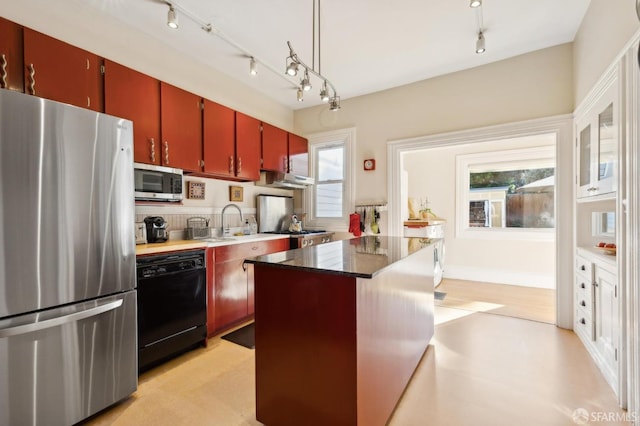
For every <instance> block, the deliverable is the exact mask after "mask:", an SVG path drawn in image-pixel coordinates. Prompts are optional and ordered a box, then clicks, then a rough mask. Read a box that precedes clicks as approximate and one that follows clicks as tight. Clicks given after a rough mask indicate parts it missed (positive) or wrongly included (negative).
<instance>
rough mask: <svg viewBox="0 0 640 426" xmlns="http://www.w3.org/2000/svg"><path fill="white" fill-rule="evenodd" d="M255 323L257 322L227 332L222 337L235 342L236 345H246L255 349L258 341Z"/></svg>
mask: <svg viewBox="0 0 640 426" xmlns="http://www.w3.org/2000/svg"><path fill="white" fill-rule="evenodd" d="M254 324H255V323H253V322H252V323H251V324H247V325H245V326H244V327H242V328H239V329H237V330H236V331H232V332H231V333H228V334H225V335H224V336H222V337H221V338H222V339H224V340H228V341H229V342H232V343H235V344H236V345H240V346H244V347H245V348H249V349H255V348H256V343H255V329H254Z"/></svg>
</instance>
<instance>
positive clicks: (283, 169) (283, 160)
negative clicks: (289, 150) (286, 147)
mask: <svg viewBox="0 0 640 426" xmlns="http://www.w3.org/2000/svg"><path fill="white" fill-rule="evenodd" d="M282 171H283V172H288V170H287V159H286V158H283V159H282Z"/></svg>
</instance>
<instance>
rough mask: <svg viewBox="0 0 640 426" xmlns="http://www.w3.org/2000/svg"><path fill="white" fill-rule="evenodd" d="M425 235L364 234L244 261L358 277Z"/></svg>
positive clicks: (420, 243) (421, 243) (423, 243)
mask: <svg viewBox="0 0 640 426" xmlns="http://www.w3.org/2000/svg"><path fill="white" fill-rule="evenodd" d="M433 241H435V240H431V239H428V238H404V237H387V236H363V237H360V238H353V239H350V240H342V241H334V242H331V243H327V244H320V245H317V246H311V247H305V248H300V249H295V250H288V251H283V252H278V253H273V254H266V255H263V256H257V257H252V258H248V259H246V260H245V262H246V263H252V264H256V265H265V264H266V265H271V266H274V267H281V268H289V269H304V270H309V271H312V272H326V273H332V274H339V275H347V276H353V277H359V278H373V277H374V276H375V275H376V274H378V273H380V272H381V271H383V270H384V269H386V268H388V267H389V266H391V265H393V264H394V263H396V262H398V261H400V260H402V259H404V258H405V257H407V256H409V255H411V254H413V253H415V252H417V251H418V250H421V249H423V248H425V247H427V246H429V245H431V244H432V243H433Z"/></svg>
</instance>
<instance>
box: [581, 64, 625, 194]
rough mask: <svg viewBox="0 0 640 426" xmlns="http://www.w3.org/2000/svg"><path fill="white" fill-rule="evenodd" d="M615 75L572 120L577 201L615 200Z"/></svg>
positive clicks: (616, 128) (616, 77) (616, 91)
mask: <svg viewBox="0 0 640 426" xmlns="http://www.w3.org/2000/svg"><path fill="white" fill-rule="evenodd" d="M619 111H620V106H619V79H618V73H617V72H614V73H612V78H611V79H609V81H608V82H607V84H606V85H604V87H603V88H602V90H601V91H599V92H598V94H597V95H596V96H595V97H594V100H593V103H592V105H591V107H590V108H588V110H587V112H585V113H584V114H583V115H582V116H581V117H577V120H576V138H577V141H576V142H577V165H576V166H577V172H578V173H577V197H578V198H585V197H591V196H596V195H603V194H611V195H612V196H615V191H616V186H617V185H616V180H617V173H618V171H617V163H618V142H619V134H620V124H619V123H620V122H619V120H620V112H619Z"/></svg>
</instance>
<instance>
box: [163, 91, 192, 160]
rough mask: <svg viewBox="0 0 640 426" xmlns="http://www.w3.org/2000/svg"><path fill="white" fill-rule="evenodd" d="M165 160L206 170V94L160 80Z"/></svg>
mask: <svg viewBox="0 0 640 426" xmlns="http://www.w3.org/2000/svg"><path fill="white" fill-rule="evenodd" d="M160 99H161V108H160V110H161V114H160V116H161V123H162V147H161V150H162V153H161V157H162V164H163V165H165V166H169V167H176V168H179V169H183V170H185V171H187V172H201V171H202V106H201V105H202V98H201V97H200V96H198V95H195V94H193V93H189V92H187V91H185V90H182V89H179V88H177V87H175V86H171V85H170V84H167V83H165V82H161V83H160Z"/></svg>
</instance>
